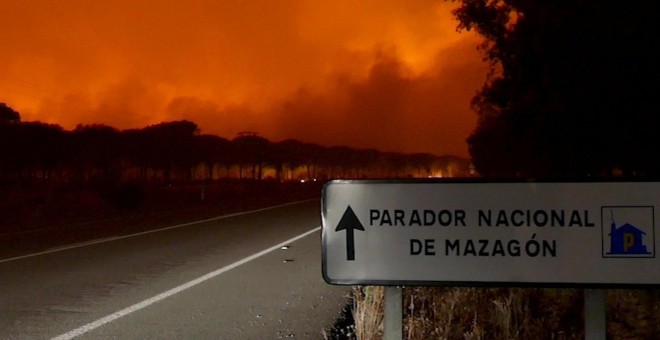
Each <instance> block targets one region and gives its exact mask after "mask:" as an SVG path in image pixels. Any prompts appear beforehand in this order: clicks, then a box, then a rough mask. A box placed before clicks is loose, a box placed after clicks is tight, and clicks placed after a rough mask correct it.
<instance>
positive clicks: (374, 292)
mask: <svg viewBox="0 0 660 340" xmlns="http://www.w3.org/2000/svg"><path fill="white" fill-rule="evenodd" d="M383 291H384V289H383V288H382V287H356V288H354V290H353V298H354V309H353V316H354V318H355V323H356V324H355V332H356V334H357V337H358V339H365V340H366V339H381V338H382V334H383V318H382V316H383ZM583 301H584V300H583V291H582V290H578V289H540V288H539V289H522V288H430V287H408V288H405V289H404V302H403V303H404V315H403V323H404V325H403V327H404V329H403V332H404V333H403V334H404V338H405V339H410V340H415V339H420V340H426V339H452V340H453V339H465V340H476V339H495V340H498V339H506V340H508V339H550V340H555V339H557V340H564V339H583V338H584V315H583V307H584V302H583ZM607 302H608V309H607V313H608V324H607V331H608V338H610V339H626V340H633V339H635V340H642V339H659V338H660V294H659V292H658V291H644V290H611V291H608V297H607Z"/></svg>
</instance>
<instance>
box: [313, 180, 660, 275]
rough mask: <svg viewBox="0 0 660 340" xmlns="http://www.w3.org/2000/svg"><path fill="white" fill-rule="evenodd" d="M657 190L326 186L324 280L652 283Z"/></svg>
mask: <svg viewBox="0 0 660 340" xmlns="http://www.w3.org/2000/svg"><path fill="white" fill-rule="evenodd" d="M659 209H660V183H656V182H580V183H555V182H543V183H532V182H520V183H510V182H504V183H492V182H426V181H396V182H393V181H331V182H329V183H327V184H326V186H325V187H324V189H323V201H322V215H323V216H322V219H323V241H322V243H323V276H324V278H325V280H326V281H327V282H328V283H331V284H365V285H366V284H369V285H415V284H420V285H422V284H423V285H428V284H438V285H442V284H452V285H457V284H460V285H528V284H531V285H546V286H585V287H589V286H593V287H602V286H638V285H639V286H648V285H660V261H658V256H657V253H656V252H657V251H658V246H659V245H660V232H659V231H658V230H657V226H658V225H660V221H658V216H657V215H656V212H658V211H660V210H659Z"/></svg>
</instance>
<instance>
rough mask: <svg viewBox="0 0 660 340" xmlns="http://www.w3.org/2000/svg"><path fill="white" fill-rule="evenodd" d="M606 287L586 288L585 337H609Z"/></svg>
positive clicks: (589, 338)
mask: <svg viewBox="0 0 660 340" xmlns="http://www.w3.org/2000/svg"><path fill="white" fill-rule="evenodd" d="M605 295H606V291H605V290H604V289H585V290H584V335H585V337H584V339H585V340H602V339H605V338H607V336H606V335H607V320H606V315H605Z"/></svg>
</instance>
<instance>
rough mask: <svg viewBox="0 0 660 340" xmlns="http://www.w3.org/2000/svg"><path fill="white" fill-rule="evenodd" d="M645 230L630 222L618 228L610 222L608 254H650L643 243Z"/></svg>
mask: <svg viewBox="0 0 660 340" xmlns="http://www.w3.org/2000/svg"><path fill="white" fill-rule="evenodd" d="M644 235H646V233H645V232H643V231H641V230H639V229H638V228H636V227H635V226H633V225H632V224H630V223H626V224H624V225H622V226H620V227H619V228H617V227H616V224H615V223H614V222H612V227H611V229H610V233H609V236H610V252H609V253H608V254H620V255H648V254H651V253H650V252H649V251H648V250H647V249H646V246H645V245H644V242H643V239H644Z"/></svg>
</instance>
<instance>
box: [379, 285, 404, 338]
mask: <svg viewBox="0 0 660 340" xmlns="http://www.w3.org/2000/svg"><path fill="white" fill-rule="evenodd" d="M383 326H384V329H383V340H401V339H403V288H401V287H389V286H388V287H385V311H384V315H383Z"/></svg>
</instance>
